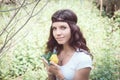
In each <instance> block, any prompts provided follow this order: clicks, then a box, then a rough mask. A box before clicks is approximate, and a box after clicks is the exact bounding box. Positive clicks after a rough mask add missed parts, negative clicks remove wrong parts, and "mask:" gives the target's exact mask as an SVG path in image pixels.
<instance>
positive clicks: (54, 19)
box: [52, 17, 76, 24]
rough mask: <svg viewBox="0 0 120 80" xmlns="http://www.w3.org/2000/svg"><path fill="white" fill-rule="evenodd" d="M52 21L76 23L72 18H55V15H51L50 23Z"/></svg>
mask: <svg viewBox="0 0 120 80" xmlns="http://www.w3.org/2000/svg"><path fill="white" fill-rule="evenodd" d="M54 22H67V23H73V24H76V22H75V21H72V20H64V19H62V18H55V17H52V23H54Z"/></svg>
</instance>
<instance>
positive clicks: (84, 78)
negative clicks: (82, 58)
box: [74, 67, 91, 80]
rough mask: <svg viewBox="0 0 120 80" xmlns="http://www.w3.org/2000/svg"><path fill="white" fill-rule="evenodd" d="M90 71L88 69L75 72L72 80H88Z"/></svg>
mask: <svg viewBox="0 0 120 80" xmlns="http://www.w3.org/2000/svg"><path fill="white" fill-rule="evenodd" d="M90 71H91V68H90V67H86V68H83V69H80V70H77V71H76V73H75V77H74V80H89V75H90Z"/></svg>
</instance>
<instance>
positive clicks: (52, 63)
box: [50, 61, 60, 68]
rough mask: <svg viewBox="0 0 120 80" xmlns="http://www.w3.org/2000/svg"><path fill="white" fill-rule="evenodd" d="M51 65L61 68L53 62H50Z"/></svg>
mask: <svg viewBox="0 0 120 80" xmlns="http://www.w3.org/2000/svg"><path fill="white" fill-rule="evenodd" d="M50 64H51V65H54V66H56V67H57V68H60V66H59V65H57V64H56V63H54V62H53V61H50Z"/></svg>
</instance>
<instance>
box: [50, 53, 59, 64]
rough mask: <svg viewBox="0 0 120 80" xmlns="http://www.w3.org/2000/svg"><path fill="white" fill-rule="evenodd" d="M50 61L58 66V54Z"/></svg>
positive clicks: (53, 55)
mask: <svg viewBox="0 0 120 80" xmlns="http://www.w3.org/2000/svg"><path fill="white" fill-rule="evenodd" d="M50 61H53V62H54V63H56V64H58V61H59V60H58V57H57V54H52V56H51V57H50Z"/></svg>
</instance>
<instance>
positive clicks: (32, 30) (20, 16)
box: [0, 0, 120, 80]
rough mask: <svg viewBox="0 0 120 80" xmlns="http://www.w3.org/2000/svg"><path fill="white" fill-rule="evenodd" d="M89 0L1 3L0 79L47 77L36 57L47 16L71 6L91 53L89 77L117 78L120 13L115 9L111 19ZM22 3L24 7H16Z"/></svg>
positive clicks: (48, 23)
mask: <svg viewBox="0 0 120 80" xmlns="http://www.w3.org/2000/svg"><path fill="white" fill-rule="evenodd" d="M13 1H14V0H13ZM18 1H19V0H18ZM93 1H95V0H21V2H19V3H17V4H14V3H10V4H6V3H1V4H0V47H1V49H0V80H47V72H46V69H45V67H44V65H43V63H42V61H41V57H40V56H41V55H42V54H44V50H45V46H46V42H47V39H48V36H49V29H50V26H51V19H50V18H51V15H52V14H53V13H54V12H55V11H56V10H59V9H71V10H73V11H74V12H75V13H76V14H77V16H78V24H77V25H79V26H80V29H81V30H82V32H83V34H84V36H85V38H86V40H87V45H88V47H89V48H90V50H91V53H92V54H93V56H94V58H93V69H92V71H91V75H90V80H120V59H119V58H120V12H119V11H116V12H115V14H114V17H112V18H109V17H108V16H107V15H105V14H104V11H103V12H102V15H100V10H99V9H98V8H97V6H96V5H95V3H94V2H93ZM22 3H24V4H23V5H24V6H22V8H21V9H20V8H19V7H20V5H22ZM12 9H13V10H12ZM19 9H20V10H19ZM8 10H10V11H8ZM18 10H19V12H18V13H17V14H16V15H14V14H15V13H16V12H17V11H18ZM13 16H14V18H13ZM11 19H12V20H11ZM28 19H30V20H29V21H28V22H27V20H28ZM10 21H11V22H10ZM9 22H10V23H9ZM26 23H27V24H26ZM6 26H8V27H7V28H6V29H5V30H4V27H6ZM22 27H23V28H22ZM17 30H19V31H17ZM2 31H4V32H3V33H2ZM16 32H18V33H16ZM7 41H8V43H7V44H6V42H7ZM4 44H6V46H4Z"/></svg>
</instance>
